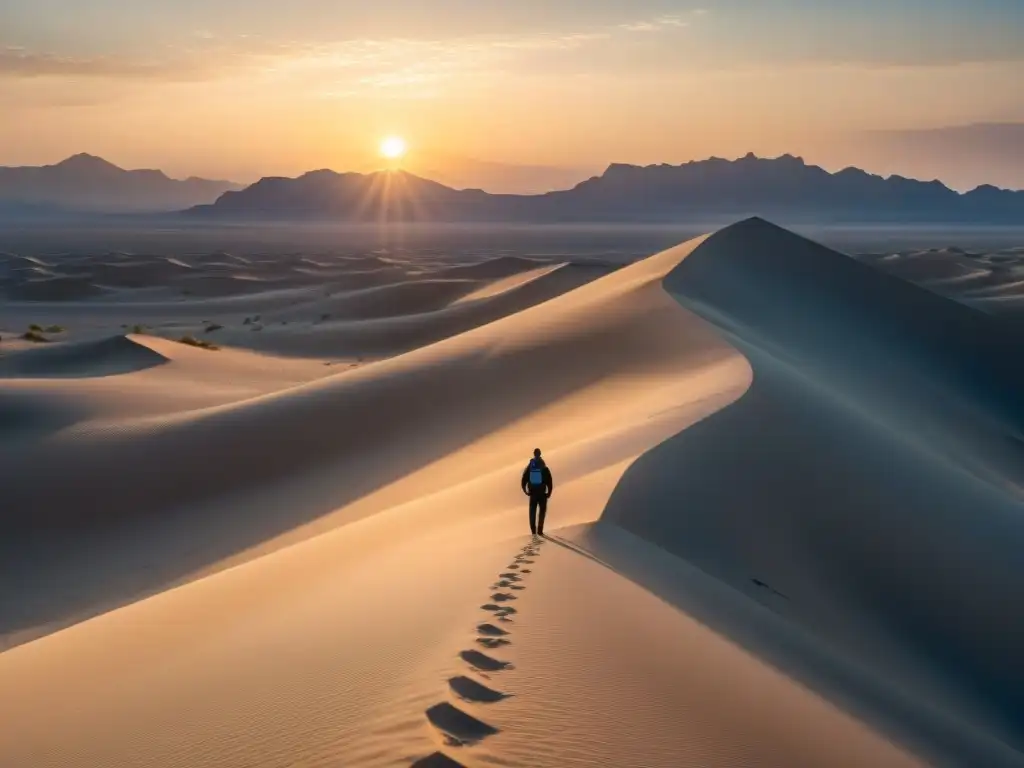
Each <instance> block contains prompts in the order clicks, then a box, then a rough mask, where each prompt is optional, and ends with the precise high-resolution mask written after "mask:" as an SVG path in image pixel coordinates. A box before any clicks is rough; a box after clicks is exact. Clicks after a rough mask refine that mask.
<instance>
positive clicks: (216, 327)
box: [206, 323, 224, 333]
mask: <svg viewBox="0 0 1024 768" xmlns="http://www.w3.org/2000/svg"><path fill="white" fill-rule="evenodd" d="M223 327H224V326H223V325H220V324H218V323H210V324H209V325H208V326H206V333H213V332H214V331H219V330H220V329H221V328H223Z"/></svg>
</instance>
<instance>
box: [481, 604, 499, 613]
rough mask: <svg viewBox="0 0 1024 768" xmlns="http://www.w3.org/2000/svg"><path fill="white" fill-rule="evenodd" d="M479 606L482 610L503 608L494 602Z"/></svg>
mask: <svg viewBox="0 0 1024 768" xmlns="http://www.w3.org/2000/svg"><path fill="white" fill-rule="evenodd" d="M480 608H481V609H482V610H485V611H503V610H505V609H504V608H502V607H501V606H500V605H495V604H494V603H487V604H486V605H481V606H480Z"/></svg>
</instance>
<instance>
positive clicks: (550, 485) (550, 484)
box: [522, 459, 555, 496]
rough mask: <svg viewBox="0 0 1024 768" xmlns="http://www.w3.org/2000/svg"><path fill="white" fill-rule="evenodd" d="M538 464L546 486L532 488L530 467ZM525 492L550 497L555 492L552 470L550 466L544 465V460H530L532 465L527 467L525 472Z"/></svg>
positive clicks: (523, 484) (523, 483)
mask: <svg viewBox="0 0 1024 768" xmlns="http://www.w3.org/2000/svg"><path fill="white" fill-rule="evenodd" d="M534 462H536V463H537V464H539V465H540V471H541V477H542V478H543V480H544V485H541V486H532V485H530V467H532V466H533V463H534ZM522 486H523V490H524V491H525V492H527V493H531V494H534V493H537V494H541V493H542V494H544V495H545V496H550V495H551V493H552V492H553V491H554V490H555V481H554V480H552V479H551V470H550V469H548V465H547V464H545V463H544V459H530V463H529V464H527V465H526V469H524V470H523V481H522Z"/></svg>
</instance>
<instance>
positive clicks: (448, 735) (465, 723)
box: [427, 702, 498, 747]
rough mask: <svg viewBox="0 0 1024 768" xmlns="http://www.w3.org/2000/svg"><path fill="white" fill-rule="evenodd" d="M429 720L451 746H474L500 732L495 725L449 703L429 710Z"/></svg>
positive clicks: (436, 705) (437, 705)
mask: <svg viewBox="0 0 1024 768" xmlns="http://www.w3.org/2000/svg"><path fill="white" fill-rule="evenodd" d="M427 720H429V721H430V724H431V725H433V726H434V727H435V728H437V730H439V731H440V732H441V733H442V734H443V735H444V737H445V740H446V741H447V742H448V744H449V745H451V746H460V747H461V746H463V745H466V744H473V743H475V742H477V741H480V740H481V739H486V738H487V737H488V736H493V735H494V734H496V733H497V732H498V729H497V728H495V727H494V726H493V725H488V724H487V723H485V722H484V721H482V720H477V719H476V718H475V717H473V716H472V715H467V714H466V713H465V712H463V711H462V710H461V709H459V708H458V707H455V706H452V705H451V704H449V703H448V702H444V703H442V704H435V705H434V706H432V707H431V708H430V709H428V710H427Z"/></svg>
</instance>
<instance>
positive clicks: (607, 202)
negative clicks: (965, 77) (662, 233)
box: [186, 154, 1024, 224]
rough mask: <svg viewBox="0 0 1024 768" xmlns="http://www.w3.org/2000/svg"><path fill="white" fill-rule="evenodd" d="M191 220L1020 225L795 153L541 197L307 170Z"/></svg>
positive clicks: (935, 187) (386, 175)
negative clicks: (758, 218) (750, 219)
mask: <svg viewBox="0 0 1024 768" xmlns="http://www.w3.org/2000/svg"><path fill="white" fill-rule="evenodd" d="M186 213H187V214H188V215H191V216H201V217H207V218H211V217H216V218H221V217H223V218H260V219H267V218H273V219H279V220H307V219H317V220H324V219H328V220H337V221H357V222H358V221H366V222H370V221H382V220H387V221H438V222H489V221H493V222H502V221H536V222H610V221H622V222H679V221H687V220H701V221H711V220H715V219H718V218H734V217H741V216H748V215H765V216H771V217H774V218H776V219H780V220H783V221H788V222H794V221H800V220H806V221H818V222H829V221H832V222H837V223H838V222H844V223H858V222H864V223H867V222H878V223H883V222H894V223H895V222H899V223H907V222H921V223H926V222H933V223H939V222H942V223H947V222H962V223H991V224H1024V191H1011V190H1004V189H999V188H996V187H994V186H990V185H985V186H980V187H977V188H976V189H973V190H971V191H970V192H965V193H960V192H957V191H955V190H953V189H950V188H949V187H947V186H946V185H944V184H943V183H942V182H939V181H918V180H915V179H908V178H904V177H902V176H889V177H882V176H878V175H874V174H871V173H868V172H867V171H864V170H861V169H859V168H852V167H851V168H846V169H844V170H841V171H838V172H836V173H830V172H829V171H826V170H825V169H823V168H821V167H819V166H815V165H809V164H808V163H806V162H804V160H803V159H802V158H800V157H794V156H792V155H782V156H781V157H777V158H759V157H756V156H755V155H753V154H748V155H746V156H744V157H741V158H739V159H737V160H725V159H721V158H710V159H708V160H699V161H693V162H689V163H684V164H682V165H665V164H662V165H650V166H636V165H626V164H618V163H616V164H612V165H610V166H609V167H608V168H607V170H605V172H604V173H603V174H601V175H600V176H595V177H593V178H590V179H587V180H586V181H583V182H581V183H579V184H577V185H576V186H574V187H572V188H571V189H567V190H561V191H554V192H547V193H544V194H538V195H511V194H490V193H487V192H484V191H483V190H479V189H464V190H460V189H453V188H451V187H447V186H445V185H443V184H439V183H437V182H435V181H431V180H429V179H424V178H421V177H418V176H415V175H413V174H411V173H407V172H404V171H378V172H376V173H368V174H361V173H336V172H334V171H330V170H319V171H311V172H310V173H306V174H304V175H302V176H300V177H298V178H281V177H273V178H264V179H261V180H260V181H258V182H256V183H255V184H253V185H251V186H249V187H247V188H245V189H243V190H238V191H228V192H225V193H224V194H223V195H221V196H220V198H219V199H218V200H217V201H216V202H215V203H213V204H211V205H201V206H196V207H194V208H192V209H191V210H189V211H187V212H186Z"/></svg>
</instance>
